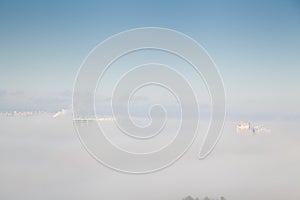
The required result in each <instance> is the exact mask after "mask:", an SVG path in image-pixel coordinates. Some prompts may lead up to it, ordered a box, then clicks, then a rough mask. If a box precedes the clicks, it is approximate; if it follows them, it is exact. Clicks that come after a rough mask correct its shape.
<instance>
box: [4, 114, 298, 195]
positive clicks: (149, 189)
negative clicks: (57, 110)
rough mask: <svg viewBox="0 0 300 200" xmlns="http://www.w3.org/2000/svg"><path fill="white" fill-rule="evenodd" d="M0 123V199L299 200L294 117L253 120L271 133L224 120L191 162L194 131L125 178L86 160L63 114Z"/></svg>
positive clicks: (194, 148) (196, 148) (7, 119)
mask: <svg viewBox="0 0 300 200" xmlns="http://www.w3.org/2000/svg"><path fill="white" fill-rule="evenodd" d="M0 120H1V121H0V124H1V125H0V148H1V150H0V174H1V175H0V176H1V179H0V199H5V200H10V199H13V200H18V199H22V200H27V199H28V200H34V199H45V200H47V199H51V200H52V199H74V200H76V199H78V200H79V199H80V200H81V199H90V200H94V199H95V200H96V199H98V200H99V199H109V200H114V199H116V200H117V199H131V200H141V199H143V200H153V199H156V200H180V199H182V198H183V197H185V196H187V195H192V196H195V197H196V196H197V197H200V198H202V197H204V196H210V197H219V196H225V197H226V199H229V200H241V199H242V200H253V199H255V200H259V199H264V200H268V199H270V200H277V199H278V200H282V199H300V190H299V188H300V173H299V169H300V136H299V134H298V133H299V131H298V128H299V127H298V125H297V122H282V121H268V122H258V123H262V124H263V125H264V126H266V127H268V128H270V129H272V134H271V135H260V136H259V135H256V136H241V135H237V134H236V133H235V125H236V123H237V122H233V121H227V122H226V123H225V127H224V131H223V135H222V137H221V139H220V141H219V143H218V145H217V146H216V148H215V149H214V151H213V153H212V154H211V155H210V156H209V157H208V158H206V159H204V160H198V159H197V154H198V151H199V148H200V144H201V141H202V139H203V134H200V136H199V137H198V138H197V140H196V141H195V143H194V144H193V145H192V147H191V148H190V149H189V151H188V152H187V153H186V154H185V155H184V156H183V157H182V159H180V160H179V161H177V162H176V163H175V164H173V165H172V166H170V167H168V168H166V169H164V170H161V171H158V172H156V173H151V174H144V175H131V174H124V173H120V172H116V171H113V170H111V169H109V168H107V167H105V166H103V165H102V164H100V163H99V162H97V161H96V160H95V159H93V158H92V157H91V156H90V155H89V154H88V153H87V152H86V150H85V149H84V148H83V146H82V145H81V143H80V140H79V139H78V137H77V135H76V132H75V130H74V128H73V124H72V119H71V116H63V117H58V118H55V119H53V118H52V117H51V116H48V115H44V116H31V117H1V118H0ZM203 124H205V122H203ZM206 125H207V124H206ZM204 126H205V125H204Z"/></svg>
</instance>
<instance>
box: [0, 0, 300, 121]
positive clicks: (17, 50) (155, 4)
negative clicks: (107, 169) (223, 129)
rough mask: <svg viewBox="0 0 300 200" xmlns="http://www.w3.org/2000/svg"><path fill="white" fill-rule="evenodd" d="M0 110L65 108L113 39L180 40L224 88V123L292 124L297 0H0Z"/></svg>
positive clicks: (299, 19) (299, 17)
mask: <svg viewBox="0 0 300 200" xmlns="http://www.w3.org/2000/svg"><path fill="white" fill-rule="evenodd" d="M0 24H1V27H0V31H1V35H0V43H1V45H0V110H1V111H11V110H45V111H51V112H54V111H57V110H60V109H61V108H68V107H70V106H71V94H72V88H73V83H74V80H75V77H76V73H77V71H78V69H79V67H80V65H81V63H82V62H83V60H84V59H85V58H86V56H87V55H88V53H89V52H90V51H91V50H92V49H93V48H94V47H95V46H96V45H97V44H99V43H100V42H101V41H103V40H104V39H106V38H108V37H109V36H111V35H113V34H117V33H119V32H121V31H125V30H128V29H132V28H138V27H149V26H150V27H164V28H170V29H174V30H177V31H180V32H182V33H184V34H187V35H188V36H190V37H192V38H194V39H195V40H196V41H197V42H198V43H200V44H201V45H202V46H203V47H204V48H205V49H206V50H207V52H208V53H209V55H210V56H211V57H212V59H213V60H214V62H215V63H216V65H217V67H218V69H219V71H220V73H221V76H222V78H223V81H224V87H225V90H226V98H227V101H226V103H227V112H228V117H229V118H233V119H240V118H243V119H245V118H247V119H252V118H255V119H289V120H290V119H291V120H297V119H299V117H300V108H299V106H298V102H299V101H300V94H299V89H298V86H299V85H300V80H299V78H298V77H299V75H300V67H299V66H300V60H299V53H300V38H299V35H300V3H299V2H297V1H251V2H242V1H226V3H224V2H222V1H189V2H180V1H164V2H161V1H149V2H142V1H126V2H117V1H88V2H85V1H51V2H46V1H26V2H24V1H1V2H0Z"/></svg>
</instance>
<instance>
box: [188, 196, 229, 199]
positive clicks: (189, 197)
mask: <svg viewBox="0 0 300 200" xmlns="http://www.w3.org/2000/svg"><path fill="white" fill-rule="evenodd" d="M182 200H200V199H199V198H198V197H197V198H193V197H191V196H187V197H185V198H183V199H182ZM201 200H226V199H225V197H223V196H221V197H220V198H209V197H204V198H202V199H201Z"/></svg>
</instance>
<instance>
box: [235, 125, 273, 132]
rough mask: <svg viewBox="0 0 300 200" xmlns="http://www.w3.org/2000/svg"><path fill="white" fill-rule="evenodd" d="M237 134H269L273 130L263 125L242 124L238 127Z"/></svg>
mask: <svg viewBox="0 0 300 200" xmlns="http://www.w3.org/2000/svg"><path fill="white" fill-rule="evenodd" d="M236 133H237V134H239V135H256V134H269V133H271V129H268V128H265V127H263V126H261V125H254V126H251V124H250V122H240V123H238V124H237V126H236Z"/></svg>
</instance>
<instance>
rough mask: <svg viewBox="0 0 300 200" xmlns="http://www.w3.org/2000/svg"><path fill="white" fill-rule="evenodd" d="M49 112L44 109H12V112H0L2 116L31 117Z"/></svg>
mask: <svg viewBox="0 0 300 200" xmlns="http://www.w3.org/2000/svg"><path fill="white" fill-rule="evenodd" d="M43 114H47V113H46V112H44V111H23V112H20V111H11V112H0V116H1V117H30V116H37V115H43Z"/></svg>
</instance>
